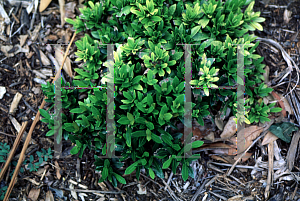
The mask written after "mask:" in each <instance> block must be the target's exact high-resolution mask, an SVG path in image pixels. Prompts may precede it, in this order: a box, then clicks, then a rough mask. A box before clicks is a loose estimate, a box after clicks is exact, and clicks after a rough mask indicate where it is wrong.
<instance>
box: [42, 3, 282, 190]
mask: <svg viewBox="0 0 300 201" xmlns="http://www.w3.org/2000/svg"><path fill="white" fill-rule="evenodd" d="M86 5H87V6H86V7H85V8H80V11H81V13H82V14H81V15H80V16H77V17H76V19H75V20H71V19H67V20H66V21H67V22H68V23H70V24H72V25H73V26H74V28H75V29H76V32H81V31H84V32H86V34H85V36H84V37H82V38H81V40H78V41H76V46H77V52H76V55H77V57H78V58H77V59H76V60H77V61H83V62H84V66H83V68H75V71H76V72H77V74H78V75H77V76H75V77H74V80H73V81H72V83H66V84H65V86H81V87H82V86H90V87H95V86H97V85H98V83H100V81H101V83H102V84H105V82H107V81H108V80H109V79H110V78H109V76H108V70H107V67H108V65H109V63H108V62H107V61H106V60H107V46H106V45H105V44H117V45H116V47H115V52H114V83H115V91H116V93H115V100H114V101H115V120H116V128H115V131H116V133H115V137H116V138H115V151H116V154H117V155H121V158H113V159H111V158H109V159H103V158H101V157H99V156H104V155H105V154H106V153H107V147H106V143H107V142H106V124H105V117H106V101H107V96H106V92H107V90H106V89H102V90H100V89H99V88H93V90H87V89H80V90H65V89H62V95H64V97H63V98H62V103H63V108H64V109H65V112H64V114H63V116H62V119H63V132H64V133H65V135H64V136H65V138H67V137H69V139H70V140H71V141H72V142H73V143H75V144H76V146H75V147H74V148H73V149H72V153H73V154H77V153H79V157H82V155H83V151H84V150H85V149H86V148H88V149H90V150H95V151H96V153H97V154H96V155H95V160H96V162H95V165H96V170H98V171H101V179H100V181H99V182H101V181H103V180H106V179H108V180H109V181H110V182H112V184H113V185H114V186H116V185H117V181H118V182H120V183H126V182H125V179H124V178H123V177H122V174H123V173H122V172H121V171H119V169H120V168H121V167H122V166H124V162H125V161H127V162H131V161H132V164H131V165H129V166H128V167H127V168H126V171H125V174H130V173H132V172H133V171H134V170H136V176H137V178H138V179H139V175H140V170H141V169H145V170H146V173H147V175H149V176H150V177H151V178H155V176H158V177H160V178H163V177H164V174H163V171H162V170H163V169H165V168H168V167H171V169H172V171H173V172H174V173H175V172H176V170H177V167H178V166H179V164H181V166H182V168H181V170H182V178H183V179H184V180H187V178H188V176H191V177H193V170H192V168H191V167H190V163H191V162H192V161H193V160H196V159H197V158H199V157H200V156H199V155H193V156H194V157H193V158H192V157H190V158H178V157H177V156H184V148H186V150H191V149H192V148H196V147H200V146H201V145H202V143H203V142H199V141H196V142H193V143H192V144H186V145H184V144H183V143H182V142H181V141H180V138H181V137H182V135H183V134H182V133H176V134H170V133H171V132H170V129H171V128H175V129H176V128H177V127H176V125H175V124H176V123H178V121H183V115H184V101H185V97H184V94H185V90H184V88H185V85H184V74H185V67H184V57H183V55H184V46H182V45H176V44H183V43H185V44H199V45H193V46H192V47H191V49H192V52H191V56H192V72H193V73H192V81H191V84H192V85H196V86H202V87H203V88H204V90H202V89H193V90H192V91H193V94H198V95H200V96H199V97H198V98H195V97H194V96H192V109H193V111H192V117H193V118H196V119H197V121H198V123H199V124H201V125H203V124H204V121H203V118H204V117H205V116H207V115H208V114H210V113H209V111H214V110H216V106H217V105H218V104H222V106H221V109H222V110H226V109H227V108H228V107H229V108H230V109H231V111H232V114H233V115H236V116H239V115H241V114H239V113H238V111H237V104H242V105H243V104H244V102H237V96H236V92H234V91H230V90H223V89H216V88H214V87H216V86H234V85H237V83H239V84H243V82H241V81H242V79H241V78H239V77H237V68H236V64H235V63H236V62H237V46H236V45H234V44H243V45H244V53H243V54H244V64H245V65H244V67H245V70H244V72H245V79H246V81H245V82H246V84H245V88H246V99H247V104H248V106H247V108H249V109H251V108H252V109H253V108H254V110H251V112H250V114H248V113H246V122H247V123H250V121H249V120H248V118H249V117H250V118H251V121H256V120H257V118H256V117H255V118H253V117H252V116H253V115H254V114H255V112H256V113H257V112H259V108H261V106H259V108H257V107H256V105H257V104H258V102H257V100H259V99H260V98H261V97H263V96H264V95H265V94H268V93H269V92H270V91H271V89H268V88H265V87H263V86H262V87H261V85H259V86H258V84H260V83H262V81H263V80H264V78H263V76H262V73H263V72H264V70H263V68H264V65H263V64H261V62H262V60H263V58H262V57H260V56H259V55H258V54H254V52H255V48H256V47H257V46H258V44H259V42H256V43H253V41H254V40H255V36H254V35H250V34H249V33H248V32H249V31H254V30H256V29H258V30H262V26H261V25H260V24H259V23H260V22H263V21H264V20H265V19H264V18H261V17H259V15H260V12H253V5H254V1H251V0H227V1H226V2H225V3H224V2H221V1H215V0H208V1H204V0H202V1H199V0H198V1H188V0H187V1H185V2H183V1H179V0H175V1H172V0H150V1H149V0H124V1H120V0H110V1H105V2H104V1H101V2H97V1H89V2H88V3H87V4H86ZM242 11H243V12H242ZM105 67H106V68H105ZM100 70H103V71H102V73H103V75H102V76H100ZM195 72H196V73H195ZM208 87H213V88H212V89H208ZM252 87H253V88H252ZM43 92H44V94H45V95H46V96H48V98H49V100H48V101H50V102H51V101H52V103H53V102H54V100H53V96H54V94H53V85H51V84H48V85H47V86H46V85H43ZM78 93H86V94H87V98H84V100H83V101H79V100H78V97H79V95H78ZM225 99H228V100H226V101H225ZM260 102H261V100H260ZM273 106H274V105H271V106H266V107H268V109H265V107H262V110H263V111H264V114H263V115H262V116H263V117H262V118H261V117H259V120H264V121H267V119H268V118H267V116H266V115H265V113H266V114H268V112H270V111H271V112H272V111H276V112H277V111H279V110H278V109H275V110H274V109H273V110H272V109H270V108H271V107H273ZM109 109H112V108H111V107H110V106H109ZM40 111H41V114H42V116H44V117H45V120H44V122H46V123H49V128H50V129H52V130H53V120H52V119H53V115H49V114H48V113H49V110H48V111H45V110H40ZM46 113H47V114H46ZM67 115H68V116H67ZM51 122H52V123H51ZM53 133H54V132H53V131H51V130H50V131H49V132H48V133H47V135H48V136H51V135H53ZM185 146H186V147H185Z"/></svg>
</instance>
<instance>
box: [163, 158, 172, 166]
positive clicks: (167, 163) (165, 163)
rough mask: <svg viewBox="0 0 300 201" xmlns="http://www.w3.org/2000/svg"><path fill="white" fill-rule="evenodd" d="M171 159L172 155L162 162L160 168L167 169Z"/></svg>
mask: <svg viewBox="0 0 300 201" xmlns="http://www.w3.org/2000/svg"><path fill="white" fill-rule="evenodd" d="M172 160H173V158H172V157H170V158H169V159H168V160H166V161H165V162H164V164H163V167H162V169H167V168H168V167H169V166H170V165H171V162H172Z"/></svg>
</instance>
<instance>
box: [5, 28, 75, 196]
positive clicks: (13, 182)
mask: <svg viewBox="0 0 300 201" xmlns="http://www.w3.org/2000/svg"><path fill="white" fill-rule="evenodd" d="M75 36H76V32H75V33H74V34H73V37H72V39H71V42H70V44H69V46H68V48H67V50H66V53H65V56H64V59H63V61H62V66H63V65H64V63H65V60H66V58H67V53H68V52H69V50H70V47H71V45H72V43H73V41H74V39H75ZM61 68H62V67H61ZM61 68H60V70H59V71H58V72H57V73H56V75H55V79H54V80H53V81H52V83H54V82H55V80H56V79H57V78H58V77H59V75H60V72H61ZM45 104H46V101H45V98H44V99H43V102H42V104H41V106H40V109H43V108H44V106H45ZM39 119H40V111H38V112H37V114H36V116H35V118H34V121H33V122H32V125H31V127H30V130H29V133H28V135H27V137H26V141H25V143H24V145H23V149H22V151H21V155H20V157H19V160H18V164H17V166H16V168H15V172H14V174H13V177H12V179H11V181H10V184H9V186H8V188H7V191H6V194H5V197H4V201H7V200H8V198H9V196H10V193H11V191H12V189H13V187H14V185H15V183H16V179H17V175H18V174H19V171H20V168H21V165H22V163H23V160H24V156H25V151H26V149H27V147H28V145H29V142H30V140H31V135H32V132H33V130H34V128H35V125H36V123H37V122H38V121H39Z"/></svg>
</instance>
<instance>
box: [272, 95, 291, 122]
mask: <svg viewBox="0 0 300 201" xmlns="http://www.w3.org/2000/svg"><path fill="white" fill-rule="evenodd" d="M272 95H273V97H274V98H275V99H276V100H278V103H279V106H280V107H281V108H282V110H281V113H282V114H283V116H284V117H286V116H287V114H286V109H285V104H284V103H283V101H282V100H281V98H282V97H280V96H279V94H277V93H276V92H275V91H272ZM285 101H287V100H285Z"/></svg>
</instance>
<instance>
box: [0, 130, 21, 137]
mask: <svg viewBox="0 0 300 201" xmlns="http://www.w3.org/2000/svg"><path fill="white" fill-rule="evenodd" d="M0 134H2V135H7V136H9V137H17V136H16V135H11V134H8V133H4V132H1V131H0Z"/></svg>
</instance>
